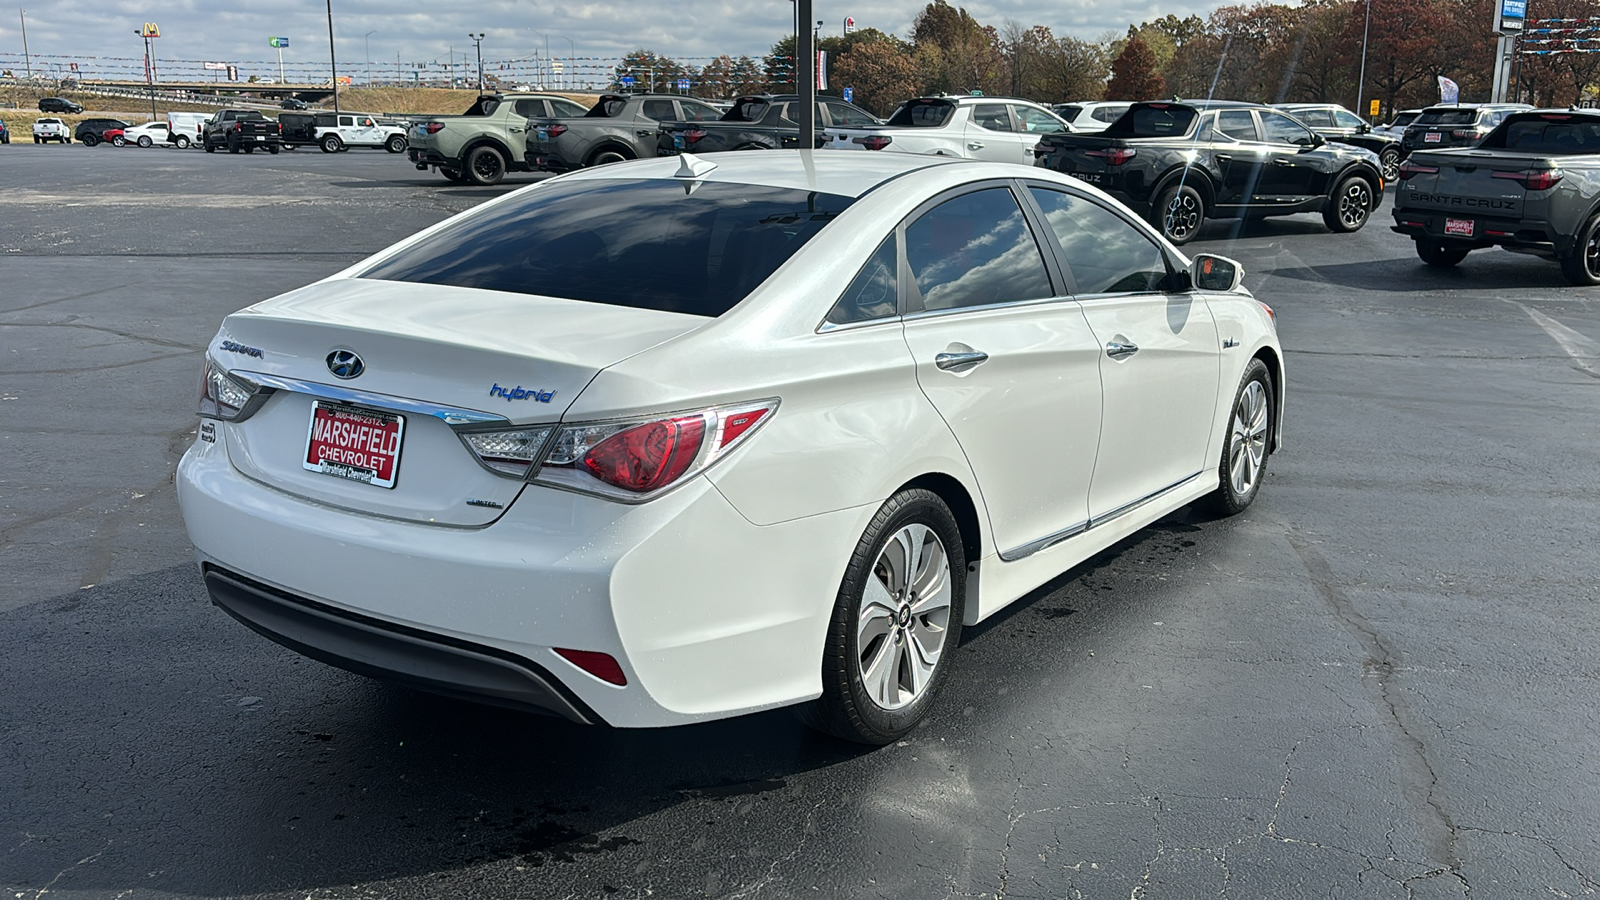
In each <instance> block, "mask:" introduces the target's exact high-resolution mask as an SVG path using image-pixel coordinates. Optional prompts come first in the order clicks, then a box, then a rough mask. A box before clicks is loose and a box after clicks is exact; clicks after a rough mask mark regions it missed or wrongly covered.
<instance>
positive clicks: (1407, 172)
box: [1400, 163, 1439, 181]
mask: <svg viewBox="0 0 1600 900" xmlns="http://www.w3.org/2000/svg"><path fill="white" fill-rule="evenodd" d="M1437 174H1439V167H1438V166H1419V165H1417V164H1416V163H1401V164H1400V180H1401V181H1405V180H1406V179H1408V178H1412V177H1414V176H1417V175H1437Z"/></svg>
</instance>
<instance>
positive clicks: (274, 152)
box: [267, 144, 279, 156]
mask: <svg viewBox="0 0 1600 900" xmlns="http://www.w3.org/2000/svg"><path fill="white" fill-rule="evenodd" d="M278 149H279V148H278V145H277V144H268V145H267V152H268V153H271V154H272V155H273V156H277V155H278Z"/></svg>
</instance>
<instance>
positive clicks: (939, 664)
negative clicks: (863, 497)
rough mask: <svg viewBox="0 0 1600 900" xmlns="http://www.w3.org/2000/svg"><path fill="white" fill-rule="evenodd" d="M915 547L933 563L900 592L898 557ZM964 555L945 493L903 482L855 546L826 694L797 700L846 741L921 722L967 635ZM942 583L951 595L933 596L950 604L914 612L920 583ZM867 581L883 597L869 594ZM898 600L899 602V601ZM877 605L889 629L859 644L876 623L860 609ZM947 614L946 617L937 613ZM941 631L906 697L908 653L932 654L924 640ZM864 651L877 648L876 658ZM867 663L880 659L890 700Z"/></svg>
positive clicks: (891, 736)
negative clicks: (881, 694)
mask: <svg viewBox="0 0 1600 900" xmlns="http://www.w3.org/2000/svg"><path fill="white" fill-rule="evenodd" d="M930 537H932V538H936V539H937V541H936V544H935V543H930V542H929V540H928V539H929V538H930ZM919 539H920V540H919ZM919 544H920V546H918V545H919ZM908 546H917V551H918V552H917V555H918V557H919V558H920V559H921V560H923V561H924V562H925V564H926V565H927V566H928V568H926V569H924V570H923V571H922V572H918V573H913V577H912V578H911V579H909V581H907V580H904V579H902V580H901V581H900V583H901V584H902V585H903V586H904V588H905V590H904V591H903V593H901V594H900V595H899V596H896V595H895V594H894V592H893V585H894V583H895V582H896V579H897V577H898V573H896V572H895V571H893V568H894V567H893V564H892V563H893V561H894V560H895V559H896V558H898V559H899V560H900V561H901V562H902V563H904V562H906V561H907V560H906V558H905V555H904V554H903V553H901V552H900V551H901V550H904V549H905V548H906V547H908ZM936 550H937V551H938V552H940V553H942V554H943V559H942V560H939V559H938V558H937V556H936V553H935V551H936ZM965 554H966V550H965V547H964V546H963V544H962V542H961V529H960V528H959V527H958V526H957V525H956V520H955V516H954V515H952V514H951V512H950V507H948V506H946V505H945V502H944V500H942V499H940V497H939V495H937V494H935V493H933V492H932V491H927V490H921V489H916V490H909V491H901V492H900V493H898V494H896V495H894V496H893V497H890V498H889V500H888V502H887V503H885V504H883V507H882V508H881V509H879V510H878V513H877V515H875V516H873V517H872V521H871V522H870V523H868V525H867V530H866V533H865V534H863V535H862V536H861V540H860V542H859V543H857V545H856V549H855V552H854V553H852V554H851V556H850V563H849V566H848V567H847V568H846V569H845V574H844V580H843V582H841V584H840V585H839V593H838V595H837V597H836V598H835V600H834V608H833V618H832V620H831V622H830V623H829V625H828V637H827V643H826V644H825V645H824V647H823V655H822V696H821V697H819V698H817V699H816V700H813V701H811V702H810V703H807V704H805V705H803V706H801V707H799V708H798V709H797V712H798V713H799V715H800V718H801V720H802V721H804V722H805V723H806V724H807V725H810V726H811V727H813V728H816V729H818V730H821V731H825V732H828V733H829V734H833V735H836V736H838V737H841V738H844V739H845V740H849V741H856V742H859V743H863V744H872V745H882V744H888V743H891V742H893V741H896V740H898V739H899V738H901V737H903V736H904V735H905V734H906V733H907V732H909V731H910V730H911V729H912V728H914V727H916V724H917V723H918V722H919V721H921V719H922V717H923V716H924V715H926V714H927V711H928V709H929V707H930V706H931V705H932V704H933V699H934V697H935V696H936V695H937V694H938V690H939V686H940V685H941V684H943V683H944V680H945V678H946V677H947V676H948V673H949V670H950V662H951V660H952V659H953V658H954V655H955V649H956V645H957V644H959V643H960V642H961V619H962V615H963V614H964V612H965V605H966V604H965V601H966V574H967V572H966V570H967V562H966V555H965ZM880 562H883V565H880ZM939 562H942V563H943V564H945V569H944V571H943V572H942V573H940V572H939V571H937V570H935V569H933V568H932V566H933V565H934V564H935V563H939ZM940 574H942V575H943V578H942V579H941V578H939V577H938V576H939V575H940ZM918 575H921V576H922V577H917V576H918ZM941 584H943V585H944V586H945V587H946V588H948V597H947V598H944V593H943V592H942V591H941V592H938V593H935V594H933V595H932V596H934V598H935V599H934V601H933V602H934V603H935V604H938V603H940V602H941V598H943V599H948V604H947V605H944V606H936V607H934V608H933V610H932V611H931V612H929V613H921V614H915V615H914V614H912V608H913V606H914V605H915V601H916V600H917V594H916V592H915V588H916V587H917V586H922V587H925V588H933V587H936V586H938V585H941ZM869 588H872V589H873V590H874V593H875V594H876V595H877V596H880V597H883V598H884V600H883V601H881V602H869V601H868V600H867V599H866V598H867V597H868V591H869ZM891 604H895V605H894V606H893V608H891ZM871 607H876V608H877V610H878V611H879V614H878V615H876V616H873V617H872V618H871V619H869V620H868V621H869V622H876V623H877V626H878V627H881V628H883V629H884V631H883V633H882V634H878V635H872V636H871V637H870V639H869V643H868V644H867V646H866V647H861V646H860V639H861V635H862V632H863V631H864V630H867V631H870V630H873V629H872V627H871V626H870V625H869V627H868V628H866V629H864V628H863V627H862V623H863V618H862V614H863V612H864V610H865V609H867V608H871ZM941 614H942V616H943V621H942V622H939V621H938V617H939V615H941ZM935 637H937V638H939V639H940V644H939V646H938V648H937V653H936V655H935V658H934V660H933V661H932V663H931V664H930V669H929V671H927V672H926V673H925V674H924V675H923V681H922V683H921V685H920V687H915V688H913V691H912V695H911V696H910V698H909V699H908V698H906V697H905V695H904V694H903V692H904V691H905V690H906V682H907V679H912V680H913V681H914V680H915V679H914V671H915V669H914V667H915V665H916V664H915V663H914V662H913V661H912V659H911V657H912V656H916V657H917V658H918V659H925V658H926V656H925V654H926V650H927V644H928V642H929V641H930V640H931V639H933V638H935ZM919 651H921V652H919ZM864 656H867V657H871V662H868V661H867V660H864V659H863V657H864ZM874 663H876V664H878V665H874ZM864 666H865V667H866V668H879V666H881V667H882V668H881V671H882V672H883V673H884V675H885V677H884V678H881V679H878V681H879V682H880V684H879V685H878V687H881V688H884V689H886V690H892V691H893V692H894V695H895V698H894V699H892V700H891V701H890V702H889V703H887V704H886V703H884V702H882V701H881V700H880V699H878V698H874V696H873V695H872V687H871V686H870V685H869V682H868V676H866V675H865V674H864V672H863V667H864Z"/></svg>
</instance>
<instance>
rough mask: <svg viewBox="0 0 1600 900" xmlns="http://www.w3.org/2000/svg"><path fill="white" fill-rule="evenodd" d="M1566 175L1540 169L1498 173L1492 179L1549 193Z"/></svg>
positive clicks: (1552, 170)
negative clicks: (1512, 182)
mask: <svg viewBox="0 0 1600 900" xmlns="http://www.w3.org/2000/svg"><path fill="white" fill-rule="evenodd" d="M1565 174H1566V173H1565V172H1562V171H1561V170H1560V169H1538V170H1535V171H1532V172H1496V173H1494V175H1493V176H1491V177H1494V178H1505V179H1507V180H1509V181H1515V182H1517V183H1518V184H1521V185H1522V186H1523V187H1525V188H1527V189H1528V190H1530V191H1548V190H1550V189H1551V188H1553V187H1555V186H1556V182H1558V181H1560V180H1561V177H1562V176H1563V175H1565Z"/></svg>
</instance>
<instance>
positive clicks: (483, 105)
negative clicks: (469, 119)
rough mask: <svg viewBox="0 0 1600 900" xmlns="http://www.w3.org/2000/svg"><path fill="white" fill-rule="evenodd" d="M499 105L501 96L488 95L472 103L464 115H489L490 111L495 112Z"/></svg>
mask: <svg viewBox="0 0 1600 900" xmlns="http://www.w3.org/2000/svg"><path fill="white" fill-rule="evenodd" d="M499 105H500V98H499V97H488V96H484V97H479V98H478V101H477V102H476V103H474V104H472V105H471V106H470V107H468V108H467V111H466V112H464V113H462V115H463V116H487V115H489V114H490V113H493V112H494V109H495V107H497V106H499Z"/></svg>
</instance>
